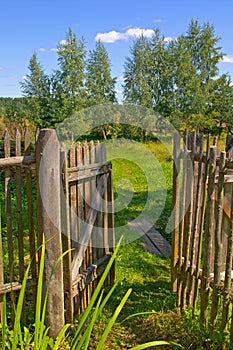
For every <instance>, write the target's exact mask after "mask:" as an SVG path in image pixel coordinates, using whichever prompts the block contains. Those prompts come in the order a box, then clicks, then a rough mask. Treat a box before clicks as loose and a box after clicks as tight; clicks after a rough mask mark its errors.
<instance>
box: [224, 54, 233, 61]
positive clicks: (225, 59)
mask: <svg viewBox="0 0 233 350" xmlns="http://www.w3.org/2000/svg"><path fill="white" fill-rule="evenodd" d="M221 62H225V63H233V55H225V56H223V59H222V60H221Z"/></svg>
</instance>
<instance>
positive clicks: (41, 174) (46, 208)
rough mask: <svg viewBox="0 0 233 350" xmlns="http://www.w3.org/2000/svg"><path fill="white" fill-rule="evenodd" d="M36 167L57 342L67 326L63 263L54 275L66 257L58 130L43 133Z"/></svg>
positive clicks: (49, 319) (49, 321)
mask: <svg viewBox="0 0 233 350" xmlns="http://www.w3.org/2000/svg"><path fill="white" fill-rule="evenodd" d="M36 165H37V182H38V192H37V212H38V220H39V221H40V228H41V230H42V232H43V233H44V236H45V241H46V245H45V268H44V283H43V295H45V293H46V289H47V288H48V286H49V292H48V299H47V308H46V325H48V326H49V327H50V332H49V333H50V336H51V337H53V338H55V337H57V335H58V333H59V332H60V330H61V328H62V327H63V326H64V292H63V266H62V261H60V262H59V264H58V265H57V267H56V269H55V271H53V267H54V264H55V262H56V261H57V259H59V258H60V257H61V254H62V244H61V223H60V210H61V208H60V190H61V178H60V176H61V174H60V173H61V171H60V145H59V142H58V140H57V136H56V131H55V130H53V129H42V130H41V131H40V134H39V137H38V139H37V143H36ZM52 271H53V274H52V277H51V272H52Z"/></svg>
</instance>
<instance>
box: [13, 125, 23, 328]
mask: <svg viewBox="0 0 233 350" xmlns="http://www.w3.org/2000/svg"><path fill="white" fill-rule="evenodd" d="M15 155H16V156H21V134H20V132H19V131H18V130H17V131H16V137H15ZM21 191H22V181H21V169H20V167H16V209H17V228H18V261H19V278H20V280H22V279H23V277H24V242H23V219H22V192H21ZM22 322H23V323H26V311H25V300H24V302H23V308H22Z"/></svg>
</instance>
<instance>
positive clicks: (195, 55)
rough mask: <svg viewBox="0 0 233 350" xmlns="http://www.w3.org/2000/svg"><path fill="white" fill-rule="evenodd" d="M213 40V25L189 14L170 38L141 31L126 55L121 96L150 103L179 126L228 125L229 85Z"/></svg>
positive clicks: (232, 99)
mask: <svg viewBox="0 0 233 350" xmlns="http://www.w3.org/2000/svg"><path fill="white" fill-rule="evenodd" d="M218 42H219V38H218V37H217V36H216V35H215V32H214V27H213V25H210V24H209V23H206V24H204V25H203V26H201V25H200V24H199V23H198V21H194V20H192V21H191V23H190V25H189V27H188V30H187V32H186V33H185V34H182V35H180V36H179V37H178V38H176V39H173V40H171V41H170V42H167V41H166V40H165V39H164V37H162V36H161V35H160V32H159V30H155V33H154V35H153V37H152V38H151V39H147V38H144V37H143V36H141V37H140V38H138V39H137V40H136V41H135V43H134V45H133V47H132V48H131V56H130V57H128V58H127V59H126V64H125V73H124V80H125V83H124V99H125V101H126V102H130V103H135V104H140V105H145V106H146V107H148V108H153V109H154V110H155V111H157V112H158V113H161V114H162V115H163V116H165V117H169V118H170V121H171V122H172V123H174V125H175V127H177V128H178V129H181V128H183V127H189V128H193V127H198V128H199V130H200V131H202V132H206V131H208V132H212V133H213V134H216V133H218V132H219V131H221V128H222V127H223V123H225V124H227V125H232V118H231V116H232V113H233V95H232V93H233V87H232V86H231V81H230V78H229V76H228V75H226V74H225V75H222V76H220V77H219V76H218V63H219V62H220V60H221V59H222V57H223V54H222V52H221V48H220V47H219V46H218ZM203 121H204V123H203ZM218 127H219V128H220V129H218Z"/></svg>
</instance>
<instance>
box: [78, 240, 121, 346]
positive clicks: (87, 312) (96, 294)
mask: <svg viewBox="0 0 233 350" xmlns="http://www.w3.org/2000/svg"><path fill="white" fill-rule="evenodd" d="M122 239H123V236H121V238H120V239H119V242H118V244H117V246H116V248H115V250H114V252H113V254H112V256H111V258H110V260H109V263H108V265H107V266H106V269H105V271H104V273H103V274H102V276H101V278H100V281H99V283H98V285H97V287H96V289H95V291H94V293H93V295H92V298H91V300H90V303H89V305H88V307H87V308H86V310H85V311H84V314H83V316H82V318H81V321H80V323H79V326H78V329H77V331H76V333H75V336H74V339H73V341H72V343H71V350H76V347H77V345H78V340H79V335H80V333H81V331H82V329H83V326H84V325H85V322H86V320H87V317H88V315H89V314H90V312H91V309H92V307H93V305H94V303H95V301H96V299H97V297H98V295H99V293H100V290H101V289H102V287H103V284H104V281H105V279H106V277H107V275H108V273H109V271H110V269H111V267H112V264H113V262H114V260H115V258H116V256H117V253H118V250H119V248H120V244H121V241H122Z"/></svg>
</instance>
